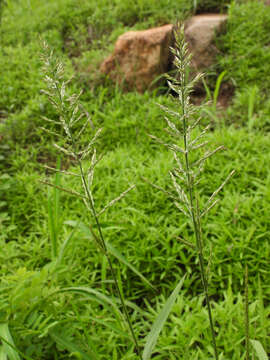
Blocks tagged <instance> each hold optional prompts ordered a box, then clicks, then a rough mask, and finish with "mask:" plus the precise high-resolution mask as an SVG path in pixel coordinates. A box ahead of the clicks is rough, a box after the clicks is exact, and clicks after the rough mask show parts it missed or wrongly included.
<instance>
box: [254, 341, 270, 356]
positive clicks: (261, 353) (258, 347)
mask: <svg viewBox="0 0 270 360" xmlns="http://www.w3.org/2000/svg"><path fill="white" fill-rule="evenodd" d="M250 342H251V345H252V346H253V348H254V350H255V352H256V354H257V356H258V359H259V360H268V356H267V354H266V352H265V350H264V348H263V346H262V344H261V343H260V342H259V341H257V340H250Z"/></svg>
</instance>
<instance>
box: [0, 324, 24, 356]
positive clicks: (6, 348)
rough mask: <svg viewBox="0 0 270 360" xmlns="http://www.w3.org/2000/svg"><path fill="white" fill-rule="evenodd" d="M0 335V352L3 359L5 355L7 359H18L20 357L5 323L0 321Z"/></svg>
mask: <svg viewBox="0 0 270 360" xmlns="http://www.w3.org/2000/svg"><path fill="white" fill-rule="evenodd" d="M0 337H1V338H2V341H3V345H2V347H1V353H0V354H1V357H2V358H3V359H5V356H8V359H9V360H20V359H21V358H20V356H19V354H18V352H17V351H16V350H15V349H14V348H15V344H14V341H13V338H12V336H11V334H10V332H9V328H8V324H7V323H0ZM8 343H9V344H10V345H9V344H8Z"/></svg>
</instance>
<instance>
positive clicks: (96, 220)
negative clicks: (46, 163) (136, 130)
mask: <svg viewBox="0 0 270 360" xmlns="http://www.w3.org/2000/svg"><path fill="white" fill-rule="evenodd" d="M77 161H78V164H79V168H80V173H81V177H82V182H83V187H84V188H85V191H86V195H87V200H88V203H89V205H90V207H91V210H92V212H93V216H94V219H95V222H96V225H97V228H98V233H99V236H100V240H101V245H102V248H103V250H104V253H105V256H106V258H107V261H108V264H109V267H110V271H111V274H112V277H113V281H114V284H115V287H116V290H117V293H118V296H119V298H120V301H121V305H122V306H123V310H124V314H125V317H126V320H127V323H128V327H129V330H130V332H131V335H132V338H133V341H134V344H135V348H136V353H137V355H138V356H139V358H140V359H141V360H142V356H141V352H140V349H139V344H138V341H137V338H136V335H135V332H134V329H133V326H132V323H131V320H130V316H129V314H128V310H127V307H126V304H125V299H124V297H123V294H122V292H121V290H120V287H119V284H118V280H117V277H116V274H115V270H114V268H113V265H112V261H111V258H110V255H109V253H108V250H107V246H106V243H105V240H104V237H103V233H102V229H101V226H100V223H99V220H98V217H97V214H96V210H95V207H94V204H93V201H92V198H91V195H90V192H89V189H88V186H87V183H86V180H85V175H84V172H83V168H82V163H81V160H80V159H78V158H77Z"/></svg>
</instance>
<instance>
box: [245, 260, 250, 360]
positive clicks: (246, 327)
mask: <svg viewBox="0 0 270 360" xmlns="http://www.w3.org/2000/svg"><path fill="white" fill-rule="evenodd" d="M245 333H246V338H245V347H246V360H249V311H248V266H247V264H246V265H245Z"/></svg>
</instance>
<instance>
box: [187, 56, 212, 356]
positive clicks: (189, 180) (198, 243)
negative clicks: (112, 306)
mask: <svg viewBox="0 0 270 360" xmlns="http://www.w3.org/2000/svg"><path fill="white" fill-rule="evenodd" d="M181 60H182V61H184V59H181ZM180 76H181V102H182V117H183V137H184V153H185V156H184V157H185V167H186V174H187V188H188V192H189V201H190V210H191V216H192V222H193V227H194V232H195V238H196V247H197V252H198V257H199V265H200V273H201V280H202V284H203V289H204V295H205V299H206V304H207V311H208V317H209V322H210V329H211V335H212V343H213V347H214V352H215V359H216V360H218V352H217V345H216V338H215V331H214V325H213V317H212V311H211V306H210V299H209V293H208V284H207V280H206V274H205V268H204V258H203V247H202V239H201V231H200V229H199V222H200V219H199V217H200V214H199V212H198V211H197V212H196V211H195V208H194V190H193V181H192V178H191V176H190V165H189V155H188V154H189V151H188V141H187V140H188V139H187V120H186V118H187V112H186V97H185V89H186V82H187V80H186V73H185V71H182V73H181V74H180Z"/></svg>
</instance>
